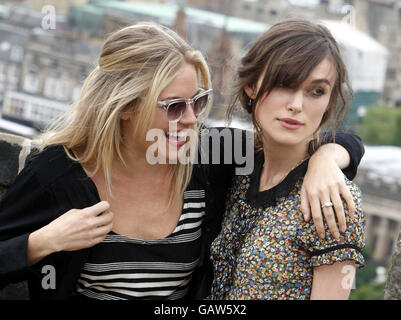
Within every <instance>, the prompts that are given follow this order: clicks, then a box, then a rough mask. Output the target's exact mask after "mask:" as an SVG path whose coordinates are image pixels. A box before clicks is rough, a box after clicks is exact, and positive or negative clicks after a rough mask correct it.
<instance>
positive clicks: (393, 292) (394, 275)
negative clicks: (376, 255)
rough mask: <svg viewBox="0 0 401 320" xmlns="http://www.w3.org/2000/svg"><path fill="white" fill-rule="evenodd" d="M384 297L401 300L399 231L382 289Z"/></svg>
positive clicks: (400, 243) (400, 237)
mask: <svg viewBox="0 0 401 320" xmlns="http://www.w3.org/2000/svg"><path fill="white" fill-rule="evenodd" d="M384 299H385V300H401V233H400V236H399V237H398V242H397V244H396V245H395V250H394V252H393V257H392V261H391V269H390V271H389V274H388V277H387V283H386V288H385V290H384Z"/></svg>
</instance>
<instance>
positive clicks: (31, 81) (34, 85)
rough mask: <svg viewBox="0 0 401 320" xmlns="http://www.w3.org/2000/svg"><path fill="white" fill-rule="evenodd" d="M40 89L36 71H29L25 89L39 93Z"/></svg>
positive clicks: (25, 80)
mask: <svg viewBox="0 0 401 320" xmlns="http://www.w3.org/2000/svg"><path fill="white" fill-rule="evenodd" d="M38 89H39V77H38V76H37V75H36V74H34V73H31V72H30V73H28V74H27V75H26V76H25V79H24V90H25V91H26V92H29V93H37V92H38Z"/></svg>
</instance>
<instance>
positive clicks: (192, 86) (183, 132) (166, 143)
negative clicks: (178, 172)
mask: <svg viewBox="0 0 401 320" xmlns="http://www.w3.org/2000/svg"><path fill="white" fill-rule="evenodd" d="M198 92H199V84H198V77H197V72H196V69H195V67H194V65H192V64H189V63H184V64H183V66H182V67H181V69H180V70H179V72H178V73H177V75H176V77H175V78H174V79H173V80H172V81H171V82H170V83H169V85H168V86H167V87H166V88H164V90H163V91H162V92H161V93H160V96H159V97H158V99H157V100H158V101H163V100H169V99H174V98H187V99H188V98H192V97H193V96H195V95H196V94H197V93H198ZM155 108H156V110H155V115H154V119H153V122H152V124H151V127H150V130H152V129H156V130H155V133H156V134H157V157H158V158H159V159H164V160H163V163H177V158H178V155H179V153H180V149H182V148H183V146H184V145H185V144H186V143H187V141H188V136H187V134H188V129H193V128H194V125H195V124H196V121H197V118H196V116H195V114H194V112H193V108H192V107H189V106H187V108H186V111H185V113H184V114H183V116H182V118H181V119H180V120H179V121H178V122H176V123H172V122H169V120H168V119H167V115H166V110H164V109H163V108H161V107H160V106H158V105H156V106H155ZM123 120H124V118H123ZM134 122H135V117H134V118H133V121H129V123H130V124H131V126H133V125H134V124H133V123H134ZM127 130H131V129H129V128H127ZM131 132H132V131H131ZM153 137H154V136H153ZM155 140H156V139H155ZM155 140H152V141H146V137H134V138H133V141H132V142H131V145H132V146H133V147H134V149H135V151H136V152H140V153H146V152H147V150H148V148H149V147H150V146H151V145H154V144H155V143H156V142H155ZM152 154H153V153H152ZM164 161H165V162H164Z"/></svg>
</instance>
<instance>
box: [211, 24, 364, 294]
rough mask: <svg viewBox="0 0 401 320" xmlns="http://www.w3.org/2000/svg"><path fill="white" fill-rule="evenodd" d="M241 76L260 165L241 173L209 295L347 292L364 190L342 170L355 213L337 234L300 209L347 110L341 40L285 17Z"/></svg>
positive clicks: (357, 261) (359, 238)
mask: <svg viewBox="0 0 401 320" xmlns="http://www.w3.org/2000/svg"><path fill="white" fill-rule="evenodd" d="M238 80H239V83H238V98H239V100H240V101H241V102H242V104H243V106H244V108H245V109H246V110H247V111H248V112H249V113H251V114H252V118H253V123H254V126H255V128H256V130H257V148H256V151H255V170H254V172H253V173H252V174H251V175H249V176H238V177H236V178H235V179H234V183H233V186H232V188H231V192H230V194H229V198H228V201H227V205H226V212H225V216H224V220H223V226H222V231H221V233H220V234H219V236H218V237H217V238H216V239H215V241H214V242H213V244H212V248H211V258H212V260H213V265H214V282H213V286H212V295H211V298H212V299H346V298H348V295H349V293H350V290H351V287H352V283H353V277H354V273H355V267H356V266H357V265H359V266H362V265H363V264H364V259H363V256H362V255H361V249H362V247H363V246H364V227H365V218H364V216H363V213H362V209H361V204H360V191H359V189H358V187H357V186H356V185H355V184H353V183H352V182H351V181H349V180H348V179H347V178H345V177H344V179H345V182H346V184H347V185H348V186H349V188H350V190H351V194H352V198H353V201H354V203H355V212H354V214H353V215H352V216H351V215H349V214H346V220H347V221H346V222H347V228H346V230H345V232H344V233H342V234H341V236H340V237H339V238H335V237H332V236H330V235H329V234H326V235H325V237H324V238H319V237H318V235H317V234H316V229H315V226H314V225H313V224H312V223H311V222H306V221H305V220H304V219H302V214H301V210H300V198H301V188H302V184H303V179H304V176H305V172H306V168H307V165H308V161H309V153H308V145H309V142H310V141H311V140H312V139H313V138H314V137H318V140H321V139H322V136H321V134H322V132H323V131H324V129H326V128H327V127H330V126H331V127H333V128H336V127H337V125H338V124H339V122H340V121H341V119H343V117H344V116H345V114H346V112H347V107H348V104H347V101H346V98H345V97H346V93H345V92H344V87H343V86H344V85H345V86H348V88H349V90H351V88H350V86H349V83H348V79H347V71H346V67H345V65H344V63H343V61H342V58H341V55H340V51H339V48H338V45H337V43H336V41H335V40H334V38H333V37H332V35H331V34H330V32H329V31H328V30H327V29H326V28H325V27H324V26H322V25H317V24H314V23H311V22H307V21H304V20H287V21H283V22H281V23H278V24H276V25H274V26H273V27H272V28H271V29H269V30H268V31H267V32H266V33H264V34H263V35H262V36H261V37H260V38H259V39H258V40H257V41H256V43H255V44H254V45H253V46H252V48H251V49H250V50H249V52H248V53H247V54H246V55H245V57H244V58H243V59H242V65H241V66H240V69H239V73H238ZM339 201H340V202H341V199H340V198H339V196H338V195H337V194H334V193H333V194H330V195H326V196H323V197H322V198H321V202H320V203H311V206H312V207H321V208H322V210H323V211H327V210H329V209H331V207H332V206H333V203H334V202H336V203H338V202H339ZM345 208H346V211H348V209H347V207H346V206H345ZM326 228H327V225H326Z"/></svg>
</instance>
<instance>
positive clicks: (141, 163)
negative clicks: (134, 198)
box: [113, 151, 172, 180]
mask: <svg viewBox="0 0 401 320" xmlns="http://www.w3.org/2000/svg"><path fill="white" fill-rule="evenodd" d="M123 156H124V160H125V166H124V164H123V163H122V162H121V161H120V160H119V159H115V161H114V162H113V168H115V169H116V170H117V172H119V173H120V174H123V175H125V176H126V177H127V178H132V179H141V180H159V179H160V178H163V179H165V178H166V177H167V176H168V174H169V172H170V171H171V169H172V165H169V164H154V165H152V164H150V163H149V162H148V161H147V159H146V156H145V154H143V153H140V154H139V153H135V152H129V151H123Z"/></svg>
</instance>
